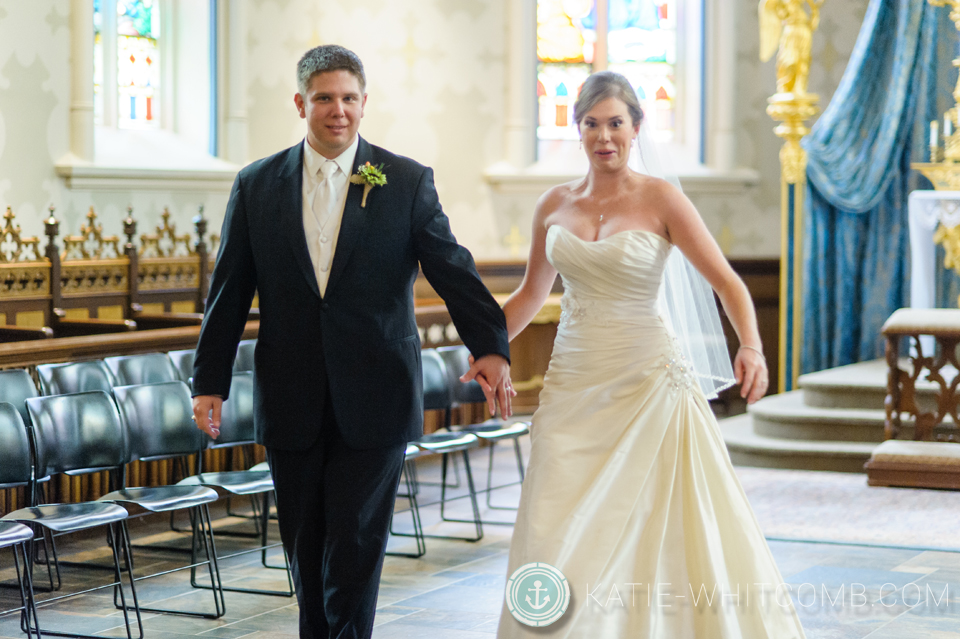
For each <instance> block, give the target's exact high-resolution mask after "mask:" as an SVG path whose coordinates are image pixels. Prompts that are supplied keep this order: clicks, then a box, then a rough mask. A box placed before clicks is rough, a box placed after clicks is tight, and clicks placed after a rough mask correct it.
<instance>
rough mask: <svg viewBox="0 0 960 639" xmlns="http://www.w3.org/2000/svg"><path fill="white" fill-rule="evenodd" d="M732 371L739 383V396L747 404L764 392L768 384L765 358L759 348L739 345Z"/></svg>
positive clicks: (761, 395)
mask: <svg viewBox="0 0 960 639" xmlns="http://www.w3.org/2000/svg"><path fill="white" fill-rule="evenodd" d="M733 372H734V374H735V375H736V376H737V383H738V384H740V397H743V398H744V399H746V400H747V403H748V404H752V403H754V402H755V401H757V400H758V399H760V398H761V397H763V396H764V394H766V392H767V386H768V385H769V374H768V372H767V360H766V358H765V357H764V356H763V353H762V352H761V351H760V350H759V349H756V348H752V347H749V346H741V347H740V350H738V351H737V358H736V359H735V360H734V361H733Z"/></svg>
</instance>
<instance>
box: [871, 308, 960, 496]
mask: <svg viewBox="0 0 960 639" xmlns="http://www.w3.org/2000/svg"><path fill="white" fill-rule="evenodd" d="M881 332H882V333H883V335H884V338H885V339H886V359H887V365H888V367H889V369H888V372H887V396H886V399H885V401H884V407H885V409H886V419H885V422H884V434H885V437H886V439H887V441H885V442H884V443H883V444H881V445H880V446H878V447H877V448H876V450H875V451H874V453H873V455H872V456H871V458H870V460H869V461H867V463H866V465H865V466H864V467H865V468H866V470H867V483H868V484H869V485H871V486H910V487H923V488H952V489H960V445H958V444H957V443H956V442H957V441H958V437H957V427H958V425H960V419H958V416H957V405H958V400H960V395H958V392H957V385H958V383H960V375H958V373H957V371H958V369H960V366H958V364H957V345H958V344H960V310H958V309H908V308H902V309H899V310H897V311H896V312H894V313H893V315H891V316H890V317H889V319H887V321H886V322H885V323H884V325H883V328H882V329H881ZM926 335H929V336H932V337H933V338H934V340H935V343H936V349H935V352H934V353H925V352H924V351H923V344H922V343H921V341H920V337H921V336H926ZM904 338H908V339H909V340H910V341H911V344H912V346H913V347H914V349H915V351H914V353H913V354H911V355H910V362H911V365H912V366H911V367H912V370H911V371H905V370H903V369H901V368H900V344H901V342H902V341H903V339H904ZM919 381H927V382H932V383H934V384H935V385H936V387H937V394H936V405H935V406H934V407H933V409H932V410H925V409H924V407H923V406H921V402H920V401H919V399H918V396H917V383H918V382H919ZM904 414H907V415H908V416H910V417H912V418H913V422H914V428H913V440H914V441H904V440H898V439H897V438H898V437H899V436H900V435H901V433H902V430H903V422H902V417H903V415H904ZM948 418H949V421H948Z"/></svg>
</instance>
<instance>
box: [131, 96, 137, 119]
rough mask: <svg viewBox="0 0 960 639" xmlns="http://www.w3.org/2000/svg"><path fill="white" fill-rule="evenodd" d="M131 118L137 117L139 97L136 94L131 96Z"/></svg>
mask: <svg viewBox="0 0 960 639" xmlns="http://www.w3.org/2000/svg"><path fill="white" fill-rule="evenodd" d="M130 119H131V120H136V119H137V98H136V97H135V96H132V95H131V96H130Z"/></svg>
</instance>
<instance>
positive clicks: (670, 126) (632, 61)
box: [607, 0, 677, 140]
mask: <svg viewBox="0 0 960 639" xmlns="http://www.w3.org/2000/svg"><path fill="white" fill-rule="evenodd" d="M609 3H610V5H609V6H610V14H609V15H610V27H609V31H608V32H607V61H608V66H607V68H608V69H610V70H611V71H616V72H618V73H622V74H623V75H624V76H626V77H627V79H628V80H630V84H632V85H633V87H634V88H635V89H636V91H637V96H638V97H639V98H640V105H641V106H642V107H643V111H644V114H645V115H646V117H648V118H651V119H652V120H651V123H652V124H653V125H654V126H653V128H654V131H656V132H658V134H659V135H657V137H659V138H660V139H661V140H669V139H672V138H673V132H674V127H675V113H674V112H675V108H674V104H675V102H676V97H677V91H676V79H675V76H674V73H675V66H676V63H677V22H676V0H609Z"/></svg>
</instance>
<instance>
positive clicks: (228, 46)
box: [218, 0, 249, 165]
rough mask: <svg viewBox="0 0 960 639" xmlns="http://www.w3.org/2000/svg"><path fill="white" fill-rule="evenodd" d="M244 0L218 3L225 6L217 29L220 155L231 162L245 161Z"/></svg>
mask: <svg viewBox="0 0 960 639" xmlns="http://www.w3.org/2000/svg"><path fill="white" fill-rule="evenodd" d="M246 5H247V0H226V1H225V2H222V4H221V5H220V6H221V7H224V8H225V9H226V11H225V13H226V15H225V16H224V17H223V19H221V21H220V26H219V27H218V33H219V34H220V35H221V38H222V39H223V41H224V42H223V46H221V47H220V51H221V54H222V55H221V58H222V63H221V64H220V68H221V69H222V70H223V73H222V75H221V76H220V77H221V78H223V88H222V89H221V91H220V96H221V103H222V104H223V105H224V107H223V113H224V127H223V138H222V139H223V141H222V144H221V149H222V151H221V155H222V156H223V157H224V158H226V159H227V160H229V161H230V162H233V163H234V164H241V165H243V164H246V163H247V142H248V139H249V137H248V132H247V73H246V61H247V47H246V43H247V9H246Z"/></svg>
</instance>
